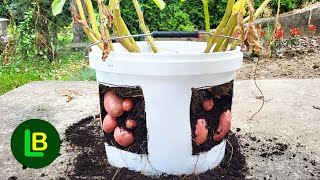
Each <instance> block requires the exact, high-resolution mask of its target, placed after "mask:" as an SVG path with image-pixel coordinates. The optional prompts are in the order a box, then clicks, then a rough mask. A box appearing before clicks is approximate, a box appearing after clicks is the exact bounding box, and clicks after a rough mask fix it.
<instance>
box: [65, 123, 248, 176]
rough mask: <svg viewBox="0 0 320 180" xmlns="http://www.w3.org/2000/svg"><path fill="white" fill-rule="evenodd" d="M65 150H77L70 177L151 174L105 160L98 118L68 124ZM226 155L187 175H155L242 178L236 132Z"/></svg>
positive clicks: (243, 171) (243, 169) (242, 160)
mask: <svg viewBox="0 0 320 180" xmlns="http://www.w3.org/2000/svg"><path fill="white" fill-rule="evenodd" d="M65 135H66V141H67V142H68V151H73V152H77V153H78V156H77V157H75V159H70V160H69V161H70V162H69V163H68V164H69V167H68V170H67V171H66V172H65V174H66V176H67V178H69V179H109V180H110V179H114V180H117V179H119V180H145V179H151V177H147V176H144V175H142V174H140V173H137V172H134V171H130V170H128V169H126V168H121V169H118V168H115V167H112V166H110V165H109V164H108V163H107V158H106V154H105V147H104V137H103V136H104V135H103V133H102V131H101V126H100V121H99V120H97V119H95V118H94V117H88V118H86V119H83V120H81V121H80V122H78V123H76V124H74V125H72V126H70V127H69V128H68V129H67V130H66V132H65ZM226 139H227V142H228V143H227V149H226V155H225V157H224V159H223V161H222V162H221V164H220V165H219V166H218V167H216V168H215V169H213V170H209V171H207V172H206V173H204V174H199V175H189V176H161V177H158V179H170V180H178V179H187V180H188V179H190V180H193V179H195V180H196V179H199V178H200V179H208V180H209V179H228V180H238V179H245V175H246V173H247V168H246V163H245V158H244V156H243V155H242V154H241V153H240V145H239V143H238V139H237V137H236V135H235V134H234V133H232V132H230V133H229V135H228V137H227V138H226Z"/></svg>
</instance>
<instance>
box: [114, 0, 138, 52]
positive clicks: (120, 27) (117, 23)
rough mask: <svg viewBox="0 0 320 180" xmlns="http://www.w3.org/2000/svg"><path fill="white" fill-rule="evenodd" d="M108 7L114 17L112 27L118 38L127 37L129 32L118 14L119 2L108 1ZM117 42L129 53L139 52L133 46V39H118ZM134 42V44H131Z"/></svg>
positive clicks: (116, 0)
mask: <svg viewBox="0 0 320 180" xmlns="http://www.w3.org/2000/svg"><path fill="white" fill-rule="evenodd" d="M109 4H110V7H111V9H112V11H113V15H114V27H115V29H116V30H117V35H118V36H128V35H130V32H129V30H128V28H127V26H126V25H125V23H124V21H123V19H122V17H121V13H120V1H119V0H110V2H109ZM119 42H120V43H121V44H122V45H123V47H124V48H126V49H127V50H128V51H129V52H140V49H139V47H138V46H137V45H136V44H135V41H134V39H133V38H126V39H120V40H119ZM132 42H134V43H132Z"/></svg>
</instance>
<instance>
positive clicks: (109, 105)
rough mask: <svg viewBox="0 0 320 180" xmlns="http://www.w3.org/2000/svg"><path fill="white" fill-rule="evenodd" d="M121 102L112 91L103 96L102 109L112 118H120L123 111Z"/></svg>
mask: <svg viewBox="0 0 320 180" xmlns="http://www.w3.org/2000/svg"><path fill="white" fill-rule="evenodd" d="M122 104H123V100H122V99H121V98H119V97H118V96H116V95H115V93H114V91H109V92H107V93H106V94H105V95H104V108H105V110H106V111H107V113H108V114H110V116H112V117H115V118H116V117H120V116H121V115H122V114H123V112H124V110H123V107H122Z"/></svg>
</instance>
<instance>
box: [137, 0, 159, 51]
mask: <svg viewBox="0 0 320 180" xmlns="http://www.w3.org/2000/svg"><path fill="white" fill-rule="evenodd" d="M132 1H133V4H134V7H135V9H136V12H137V14H138V18H139V26H140V28H141V29H142V31H143V32H144V33H145V34H149V33H150V31H149V29H148V27H147V26H146V24H145V22H144V18H143V12H142V11H141V7H140V4H139V2H138V1H137V0H132ZM147 39H148V41H149V43H150V46H151V49H152V51H153V52H154V53H158V49H157V47H156V45H155V43H154V39H153V37H152V36H147Z"/></svg>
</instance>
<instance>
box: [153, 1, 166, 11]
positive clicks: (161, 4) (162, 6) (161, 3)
mask: <svg viewBox="0 0 320 180" xmlns="http://www.w3.org/2000/svg"><path fill="white" fill-rule="evenodd" d="M153 2H154V3H156V5H157V6H158V7H159V8H160V9H161V10H162V9H164V8H165V7H166V3H165V2H164V1H163V0H153Z"/></svg>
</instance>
